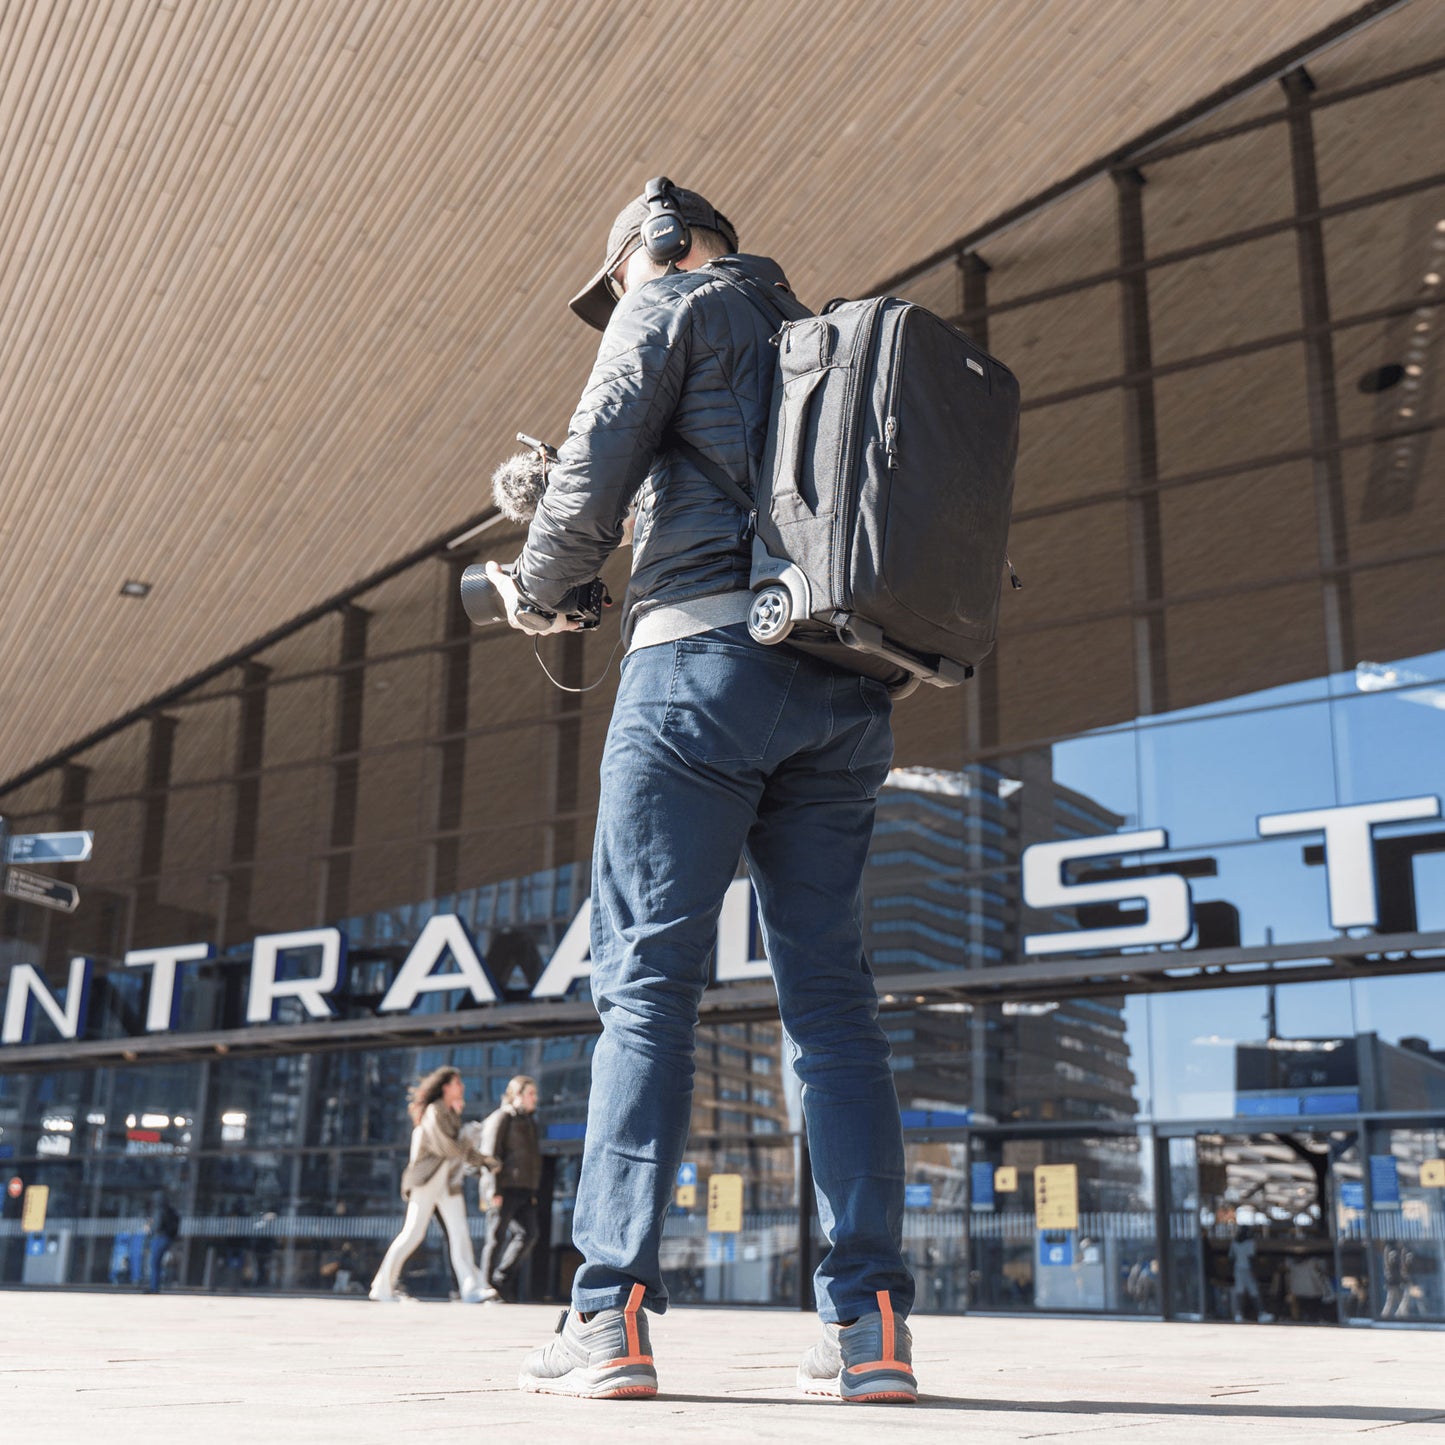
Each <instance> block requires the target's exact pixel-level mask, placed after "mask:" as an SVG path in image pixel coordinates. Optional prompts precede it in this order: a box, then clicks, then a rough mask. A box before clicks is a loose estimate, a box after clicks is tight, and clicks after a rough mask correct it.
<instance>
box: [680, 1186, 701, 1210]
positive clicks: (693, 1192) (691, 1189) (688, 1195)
mask: <svg viewBox="0 0 1445 1445" xmlns="http://www.w3.org/2000/svg"><path fill="white" fill-rule="evenodd" d="M674 1201H675V1203H676V1204H677V1207H678V1208H679V1209H696V1208H697V1185H696V1184H679V1185H678V1186H677V1193H676V1194H675V1195H674Z"/></svg>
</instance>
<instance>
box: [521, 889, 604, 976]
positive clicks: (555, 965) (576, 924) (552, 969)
mask: <svg viewBox="0 0 1445 1445" xmlns="http://www.w3.org/2000/svg"><path fill="white" fill-rule="evenodd" d="M591 953H592V900H591V899H590V898H584V899H583V900H582V906H581V908H579V909H578V910H577V916H576V918H574V919H573V920H572V922H571V924H570V925H569V926H568V928H567V932H566V933H564V934H563V935H562V941H561V943H559V944H558V945H557V951H556V952H555V953H554V954H553V955H552V957H551V958H550V959H548V960H547V967H546V968H544V969H543V970H542V977H541V978H539V979H538V980H537V987H536V988H534V989H533V990H532V997H533V998H561V997H563V995H565V994H566V992H567V990H568V989H569V988H571V987H572V985H573V984H574V983H576V982H577V980H578V979H579V978H591V977H592V958H591Z"/></svg>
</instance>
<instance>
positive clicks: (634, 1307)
mask: <svg viewBox="0 0 1445 1445" xmlns="http://www.w3.org/2000/svg"><path fill="white" fill-rule="evenodd" d="M646 1293H647V1291H646V1290H645V1289H643V1287H642V1286H641V1285H640V1284H635V1285H633V1286H632V1293H631V1294H630V1295H628V1296H627V1303H626V1305H625V1306H624V1307H623V1310H622V1320H623V1323H624V1324H625V1325H626V1326H627V1359H628V1360H629V1361H632V1360H636V1359H638V1358H640V1355H641V1349H640V1346H639V1345H638V1341H637V1311H638V1310H640V1309H641V1308H642V1296H643V1295H644V1294H646ZM615 1363H618V1364H621V1363H623V1362H622V1361H620V1360H619V1361H616V1362H615ZM648 1363H649V1364H651V1363H652V1360H651V1357H649V1358H648Z"/></svg>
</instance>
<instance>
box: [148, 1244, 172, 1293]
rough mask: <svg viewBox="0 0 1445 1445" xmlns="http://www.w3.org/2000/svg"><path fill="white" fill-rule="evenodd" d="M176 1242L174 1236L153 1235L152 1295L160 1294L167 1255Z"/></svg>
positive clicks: (151, 1262) (151, 1261)
mask: <svg viewBox="0 0 1445 1445" xmlns="http://www.w3.org/2000/svg"><path fill="white" fill-rule="evenodd" d="M175 1242H176V1240H175V1236H174V1235H173V1234H153V1235H151V1259H150V1281H151V1282H150V1292H151V1293H152V1294H159V1293H160V1288H161V1271H162V1270H163V1269H164V1268H165V1264H166V1255H168V1254H169V1253H170V1252H171V1245H173V1244H174V1243H175Z"/></svg>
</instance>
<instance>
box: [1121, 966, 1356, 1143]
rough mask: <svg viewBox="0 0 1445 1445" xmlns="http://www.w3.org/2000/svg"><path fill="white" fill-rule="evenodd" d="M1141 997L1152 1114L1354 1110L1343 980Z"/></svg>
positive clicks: (1352, 1051) (1191, 1116) (1175, 1116)
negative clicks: (1146, 1016) (1145, 1001)
mask: <svg viewBox="0 0 1445 1445" xmlns="http://www.w3.org/2000/svg"><path fill="white" fill-rule="evenodd" d="M1149 1005H1150V1027H1151V1039H1152V1057H1153V1065H1154V1108H1155V1113H1156V1116H1157V1117H1158V1118H1162V1119H1171V1118H1173V1119H1219V1118H1226V1119H1227V1118H1231V1117H1239V1116H1244V1117H1255V1116H1266V1115H1267V1116H1270V1117H1275V1118H1278V1117H1296V1116H1300V1115H1309V1114H1353V1113H1356V1112H1357V1111H1358V1109H1359V1088H1360V1084H1359V1061H1358V1057H1357V1053H1356V1047H1355V1040H1354V1024H1353V1019H1352V1011H1351V1003H1350V996H1349V987H1348V985H1347V984H1346V983H1344V982H1338V983H1336V982H1326V983H1300V984H1289V985H1273V986H1261V987H1257V988H1230V989H1218V990H1203V991H1199V992H1189V993H1176V994H1168V995H1155V996H1153V997H1152V998H1151V999H1150V1001H1149Z"/></svg>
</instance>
